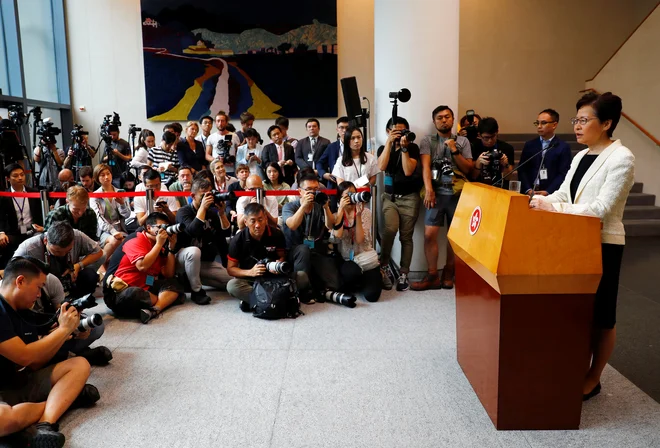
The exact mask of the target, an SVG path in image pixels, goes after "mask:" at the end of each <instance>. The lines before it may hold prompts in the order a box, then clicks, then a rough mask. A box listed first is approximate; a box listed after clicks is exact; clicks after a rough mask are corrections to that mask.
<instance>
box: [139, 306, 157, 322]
mask: <svg viewBox="0 0 660 448" xmlns="http://www.w3.org/2000/svg"><path fill="white" fill-rule="evenodd" d="M156 316H158V311H156V310H150V309H148V308H143V309H141V310H140V321H141V322H142V323H143V324H146V323H149V321H150V320H152V319H154V318H155V317H156Z"/></svg>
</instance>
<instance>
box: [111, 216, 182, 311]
mask: <svg viewBox="0 0 660 448" xmlns="http://www.w3.org/2000/svg"><path fill="white" fill-rule="evenodd" d="M168 225H169V220H168V217H167V215H165V214H163V213H160V212H153V213H151V214H149V216H147V219H146V220H145V228H144V230H143V231H142V232H140V233H138V234H136V236H135V237H134V238H130V239H128V240H127V241H126V242H125V243H124V244H123V245H122V247H121V249H120V250H121V251H122V253H123V256H122V258H121V261H120V262H119V266H118V267H117V268H116V271H115V272H113V269H114V263H113V260H114V257H113V259H112V260H110V265H109V266H108V272H107V273H106V277H105V278H104V279H103V296H104V298H105V303H106V305H107V306H108V308H110V309H111V310H112V311H114V312H115V313H116V314H117V315H119V316H122V317H128V318H135V317H139V318H140V320H141V321H142V323H143V324H146V323H147V322H149V321H150V320H151V319H153V318H155V317H156V316H158V315H159V314H160V313H162V312H163V310H164V309H165V308H167V307H168V306H170V305H172V304H173V303H174V302H175V301H177V299H179V300H182V299H183V297H184V294H183V288H182V287H181V285H180V284H179V283H178V282H177V281H176V280H175V279H174V278H173V277H174V273H175V264H176V256H175V254H174V252H172V251H171V250H170V248H173V247H175V246H176V234H173V235H168V233H167V231H166V230H165V228H166V227H167V226H168ZM166 246H167V247H166Z"/></svg>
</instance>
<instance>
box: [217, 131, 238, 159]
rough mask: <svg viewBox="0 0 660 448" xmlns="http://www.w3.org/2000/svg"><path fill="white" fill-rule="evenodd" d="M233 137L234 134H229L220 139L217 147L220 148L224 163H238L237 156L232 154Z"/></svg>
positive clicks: (219, 151)
mask: <svg viewBox="0 0 660 448" xmlns="http://www.w3.org/2000/svg"><path fill="white" fill-rule="evenodd" d="M231 139H232V134H227V135H225V136H224V138H222V139H220V140H218V144H217V146H216V148H217V149H218V157H219V158H221V159H222V160H223V162H224V163H229V164H232V163H236V157H235V156H232V155H231V154H230V151H231Z"/></svg>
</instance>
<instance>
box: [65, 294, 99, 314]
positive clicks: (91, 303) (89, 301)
mask: <svg viewBox="0 0 660 448" xmlns="http://www.w3.org/2000/svg"><path fill="white" fill-rule="evenodd" d="M71 306H72V307H74V308H75V309H76V310H78V312H81V311H82V310H86V309H87V308H94V307H95V306H96V299H95V298H94V294H93V293H90V294H87V295H86V296H85V297H81V298H79V299H76V300H74V301H72V302H71Z"/></svg>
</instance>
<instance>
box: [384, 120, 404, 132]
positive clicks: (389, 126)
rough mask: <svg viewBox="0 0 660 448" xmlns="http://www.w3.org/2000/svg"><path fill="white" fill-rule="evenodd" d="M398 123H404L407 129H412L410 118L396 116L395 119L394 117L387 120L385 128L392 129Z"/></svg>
mask: <svg viewBox="0 0 660 448" xmlns="http://www.w3.org/2000/svg"><path fill="white" fill-rule="evenodd" d="M393 121H394V122H393ZM397 124H402V125H404V126H405V127H406V129H410V124H408V120H406V119H405V118H403V117H396V119H394V120H393V119H392V118H390V119H389V120H387V124H386V125H385V130H386V131H389V130H390V129H392V128H393V127H394V126H396V125H397Z"/></svg>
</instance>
